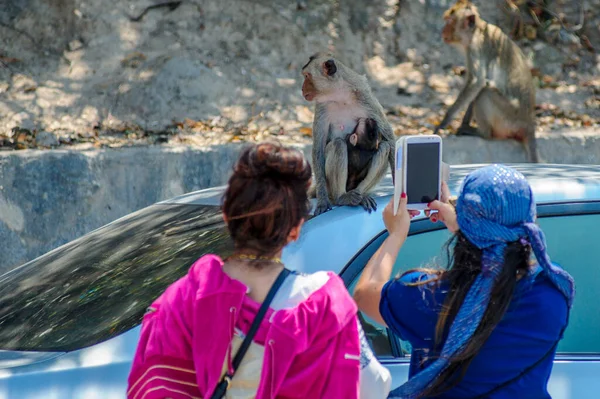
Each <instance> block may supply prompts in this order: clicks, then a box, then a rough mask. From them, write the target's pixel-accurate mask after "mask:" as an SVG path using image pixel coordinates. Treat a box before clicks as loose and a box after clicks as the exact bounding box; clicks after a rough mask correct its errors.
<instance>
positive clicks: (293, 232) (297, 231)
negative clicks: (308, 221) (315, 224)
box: [287, 219, 304, 244]
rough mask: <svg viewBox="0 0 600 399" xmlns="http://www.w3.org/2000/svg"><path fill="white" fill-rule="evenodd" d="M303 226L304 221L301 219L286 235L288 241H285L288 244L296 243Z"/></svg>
mask: <svg viewBox="0 0 600 399" xmlns="http://www.w3.org/2000/svg"><path fill="white" fill-rule="evenodd" d="M303 224H304V219H302V220H301V221H300V223H298V225H297V226H296V227H294V228H292V230H291V231H290V234H288V240H287V242H288V244H289V243H290V242H292V241H297V240H298V238H300V232H301V230H302V225H303Z"/></svg>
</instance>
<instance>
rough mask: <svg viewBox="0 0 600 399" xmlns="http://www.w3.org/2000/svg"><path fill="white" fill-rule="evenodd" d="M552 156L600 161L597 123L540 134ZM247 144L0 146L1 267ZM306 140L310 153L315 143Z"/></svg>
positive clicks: (482, 149)
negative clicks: (115, 147)
mask: <svg viewBox="0 0 600 399" xmlns="http://www.w3.org/2000/svg"><path fill="white" fill-rule="evenodd" d="M538 140H539V150H540V155H541V157H542V158H543V159H544V160H545V161H546V162H548V163H576V164H583V163H589V164H594V163H600V138H599V137H598V136H597V135H594V134H591V133H590V132H589V131H587V132H586V131H582V132H576V133H568V134H562V135H554V134H553V135H545V136H542V137H540V138H539V139H538ZM443 146H444V161H445V162H447V163H449V164H461V163H485V162H505V163H509V162H526V153H525V150H524V149H523V148H522V146H521V145H519V144H518V143H516V142H513V141H499V142H493V141H485V140H481V139H476V138H468V137H450V138H446V139H444V142H443ZM241 148H242V145H222V146H214V147H210V148H190V147H184V146H179V147H169V146H162V147H145V148H126V149H119V150H90V151H66V150H55V151H51V152H49V151H39V150H26V151H18V152H12V153H9V152H0V253H2V256H1V257H0V272H2V271H3V270H6V269H8V268H10V267H13V266H17V265H19V264H22V263H24V262H26V261H29V260H31V259H33V258H35V257H37V256H39V255H42V254H43V253H45V252H47V251H49V250H51V249H53V248H56V247H58V246H60V245H62V244H64V243H66V242H68V241H71V240H73V239H75V238H77V237H79V236H81V235H83V234H85V233H87V232H89V231H91V230H93V229H95V228H98V227H100V226H102V225H104V224H106V223H109V222H111V221H113V220H115V219H117V218H119V217H121V216H124V215H126V214H128V213H130V212H134V211H136V210H138V209H140V208H143V207H145V206H148V205H151V204H153V203H155V202H158V201H162V200H165V199H168V198H171V197H174V196H176V195H180V194H184V193H187V192H190V191H194V190H199V189H202V188H207V187H213V186H218V185H222V184H225V183H226V182H227V179H228V177H229V175H230V172H231V167H232V166H233V163H234V162H235V160H236V158H237V156H238V153H239V151H240V150H241ZM300 148H301V149H302V150H303V151H304V153H305V155H306V156H307V157H308V159H310V146H307V145H303V146H300Z"/></svg>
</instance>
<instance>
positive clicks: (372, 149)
mask: <svg viewBox="0 0 600 399" xmlns="http://www.w3.org/2000/svg"><path fill="white" fill-rule="evenodd" d="M380 142H381V132H379V129H378V128H377V122H376V121H375V119H372V118H360V119H359V120H358V123H357V124H356V127H355V128H354V131H353V132H352V133H351V134H349V135H348V136H347V137H346V143H347V145H348V180H347V181H346V192H348V191H351V190H354V189H355V188H356V187H358V184H359V183H360V182H361V181H362V180H364V178H365V177H366V176H367V172H368V170H369V168H370V167H371V161H372V160H373V157H374V156H375V154H377V150H378V149H379V143H380Z"/></svg>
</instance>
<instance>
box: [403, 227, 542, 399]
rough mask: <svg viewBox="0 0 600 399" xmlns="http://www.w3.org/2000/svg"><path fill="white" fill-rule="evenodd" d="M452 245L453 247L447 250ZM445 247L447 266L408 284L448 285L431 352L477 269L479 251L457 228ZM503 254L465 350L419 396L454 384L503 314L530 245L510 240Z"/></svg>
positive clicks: (526, 262) (437, 349)
mask: <svg viewBox="0 0 600 399" xmlns="http://www.w3.org/2000/svg"><path fill="white" fill-rule="evenodd" d="M452 246H453V247H454V248H453V249H451V247H452ZM445 248H446V253H447V256H448V266H449V267H448V269H447V270H441V271H440V270H438V271H436V276H434V277H433V278H432V279H428V280H425V281H422V282H417V283H414V284H411V285H424V284H429V283H431V282H435V281H440V280H444V281H445V282H446V283H447V284H448V294H447V295H446V299H445V300H444V304H443V305H442V309H441V311H440V313H439V315H438V320H437V325H436V331H435V340H434V352H435V353H440V352H441V350H442V347H443V344H444V340H445V336H446V335H447V333H448V330H449V329H450V326H451V325H452V321H453V320H454V318H455V317H456V314H457V313H458V310H459V309H460V307H461V305H462V303H463V301H464V299H465V296H466V295H467V293H468V291H469V288H471V285H472V284H473V282H474V281H475V278H476V277H477V275H478V274H479V273H480V272H481V257H482V250H481V249H479V248H477V247H476V246H475V245H473V244H472V243H471V242H470V241H469V240H468V239H467V238H466V237H465V235H464V234H463V233H462V232H460V231H457V232H456V234H454V236H453V237H452V238H451V239H450V240H449V241H448V242H447V243H446V246H445ZM504 256H505V257H504V267H503V268H502V271H501V272H500V275H499V276H498V277H497V278H496V282H495V284H494V287H493V289H492V293H491V300H490V302H489V305H488V307H487V309H486V311H485V313H484V315H483V318H482V320H481V323H480V324H479V327H478V328H477V329H476V330H475V333H474V334H473V337H472V338H471V339H470V340H469V342H468V343H467V345H466V347H465V349H464V350H463V351H462V352H461V353H460V354H458V355H455V356H453V357H452V358H451V359H450V362H449V366H448V367H447V368H446V370H444V371H443V372H442V373H441V374H440V375H439V376H438V377H437V378H436V379H435V381H434V382H433V383H432V384H431V385H430V386H429V388H428V389H427V390H426V391H425V392H423V394H422V396H423V397H435V396H437V395H440V394H442V393H444V392H446V391H448V390H449V389H451V388H452V387H454V386H455V385H456V384H458V383H459V382H460V381H461V379H462V378H463V377H464V375H465V373H466V371H467V368H468V367H469V364H471V361H472V360H473V358H474V357H475V356H476V355H477V354H478V353H479V351H480V349H481V347H482V346H483V345H484V344H485V342H486V341H487V339H488V338H489V336H490V334H491V333H492V331H493V330H494V328H495V327H496V325H497V324H498V323H499V322H500V320H502V318H503V317H504V314H505V313H506V310H507V309H508V306H509V305H510V302H511V300H512V296H513V292H514V290H515V286H516V284H517V271H526V270H527V269H528V268H529V265H530V263H529V259H530V256H531V247H530V246H529V244H527V243H524V242H521V241H516V242H512V243H509V244H508V245H507V247H506V251H505V255H504ZM422 270H424V269H422ZM411 271H414V270H411ZM411 271H408V272H406V273H404V274H407V273H410V272H411ZM427 272H429V273H430V272H431V270H427ZM435 285H437V284H434V286H435Z"/></svg>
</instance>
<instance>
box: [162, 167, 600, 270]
mask: <svg viewBox="0 0 600 399" xmlns="http://www.w3.org/2000/svg"><path fill="white" fill-rule="evenodd" d="M508 165H509V166H512V167H514V168H515V169H517V170H519V171H520V172H521V173H523V174H524V175H525V176H526V178H527V179H528V181H529V183H530V185H531V187H532V189H533V192H534V196H535V198H536V202H537V203H538V204H540V203H561V202H580V201H594V200H600V165H559V164H556V165H552V164H508ZM482 166H485V164H473V165H456V166H450V178H449V181H448V186H449V188H450V191H451V192H452V194H453V195H456V194H457V193H458V191H459V190H460V185H461V183H462V181H463V180H464V178H465V176H467V175H468V174H469V173H470V172H472V171H473V170H475V169H477V168H480V167H482ZM224 189H225V186H221V187H214V188H211V189H208V190H201V191H196V192H192V193H189V194H186V195H182V196H179V197H176V198H174V199H171V200H169V201H164V203H176V204H198V205H201V204H202V205H219V204H220V200H221V196H222V194H223V191H224ZM393 193H394V186H393V184H392V179H391V175H390V174H389V173H388V175H387V176H386V177H385V178H384V179H383V180H382V181H381V183H380V184H379V185H378V186H377V187H376V189H375V190H374V192H373V197H374V199H375V201H376V203H377V210H376V211H374V212H372V213H368V212H366V211H365V210H363V209H362V208H360V207H348V206H342V207H334V208H333V209H332V210H330V211H328V212H325V213H324V214H321V215H319V216H317V217H311V218H310V219H309V220H308V221H307V222H306V223H305V224H304V226H303V228H302V234H301V235H300V239H299V240H298V241H296V242H293V243H291V244H289V245H288V246H286V247H285V249H284V251H283V257H282V258H283V261H284V262H285V264H286V265H287V266H288V267H290V268H291V269H294V270H297V271H300V272H304V273H314V272H317V271H322V270H331V271H334V272H335V273H340V272H341V271H342V270H343V267H344V266H345V265H346V264H347V263H348V262H349V261H350V260H351V259H352V258H353V257H354V256H355V255H356V254H357V252H358V251H359V250H360V249H361V248H363V247H364V246H365V245H368V244H369V243H370V242H371V241H372V240H373V238H374V237H377V236H378V235H379V234H380V233H381V232H382V231H383V230H384V229H385V226H384V224H383V220H382V217H381V212H382V211H383V209H384V207H385V206H386V204H387V203H388V202H389V200H390V197H391V196H392V195H393ZM312 203H313V209H314V206H315V205H316V201H315V200H314V199H313V200H312ZM421 217H423V215H422V213H421V216H420V217H417V219H420V218H421Z"/></svg>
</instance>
